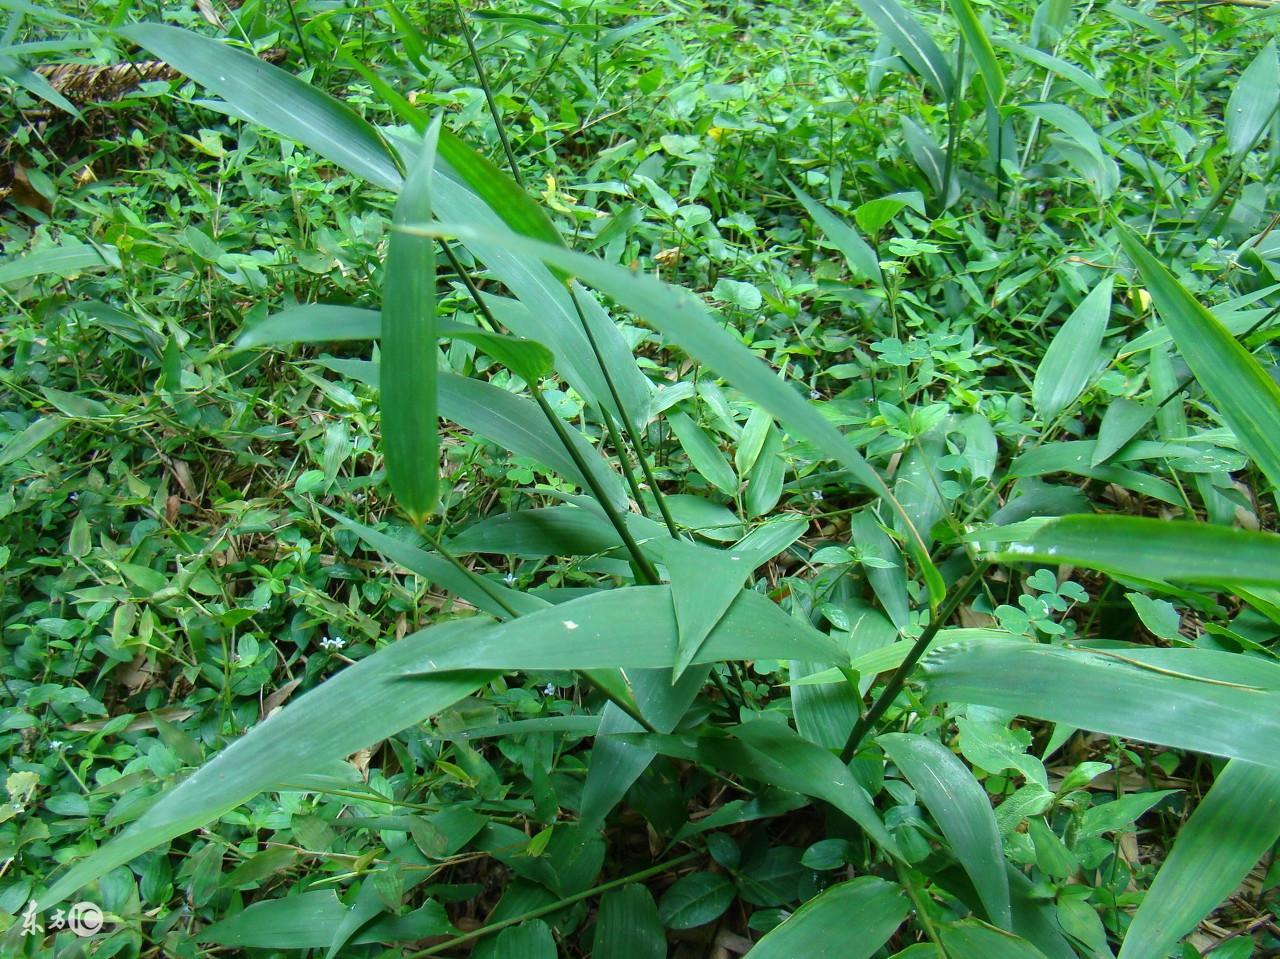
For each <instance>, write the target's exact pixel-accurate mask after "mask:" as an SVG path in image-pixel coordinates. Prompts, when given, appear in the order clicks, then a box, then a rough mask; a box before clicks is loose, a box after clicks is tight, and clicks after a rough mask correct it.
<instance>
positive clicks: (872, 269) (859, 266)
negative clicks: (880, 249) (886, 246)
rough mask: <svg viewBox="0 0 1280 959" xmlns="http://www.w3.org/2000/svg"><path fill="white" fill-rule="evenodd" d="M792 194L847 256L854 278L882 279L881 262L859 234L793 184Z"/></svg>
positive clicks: (829, 238)
mask: <svg viewBox="0 0 1280 959" xmlns="http://www.w3.org/2000/svg"><path fill="white" fill-rule="evenodd" d="M789 185H790V186H791V192H792V193H794V194H795V195H796V198H797V199H798V200H799V201H800V204H801V205H802V206H803V207H804V208H805V210H806V211H808V213H809V216H811V217H813V222H814V223H816V224H817V225H818V229H820V230H821V231H822V232H823V233H824V234H825V235H826V237H827V239H828V240H829V241H830V242H831V245H832V246H834V247H835V248H836V249H837V250H839V251H840V252H841V253H843V254H844V260H845V262H846V263H847V264H849V269H850V270H852V271H853V274H854V276H856V277H858V278H859V279H863V280H873V281H874V282H876V283H879V282H881V280H882V279H883V277H882V274H881V272H880V258H879V257H877V256H876V251H875V250H873V249H871V247H870V245H869V244H868V243H867V241H866V240H864V239H863V238H862V237H860V236H859V235H858V233H857V231H856V230H854V228H853V227H851V226H849V224H847V223H845V222H844V221H843V220H841V219H840V218H839V217H838V216H836V215H835V214H834V213H832V212H831V211H830V210H828V209H827V208H826V207H825V206H823V205H822V204H821V203H819V202H818V201H817V200H815V199H814V198H813V197H811V196H809V194H807V193H805V192H804V190H802V189H800V188H799V187H798V186H796V185H795V184H794V183H792V184H789Z"/></svg>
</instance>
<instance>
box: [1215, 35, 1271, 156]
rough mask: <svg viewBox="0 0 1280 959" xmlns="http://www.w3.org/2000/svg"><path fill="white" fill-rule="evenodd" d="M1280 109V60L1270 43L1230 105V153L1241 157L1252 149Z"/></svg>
mask: <svg viewBox="0 0 1280 959" xmlns="http://www.w3.org/2000/svg"><path fill="white" fill-rule="evenodd" d="M1277 107H1280V58H1277V56H1276V42H1275V40H1272V41H1270V42H1269V43H1268V44H1267V45H1266V46H1265V47H1263V48H1262V50H1261V51H1259V53H1258V55H1257V56H1256V57H1254V58H1253V62H1252V63H1250V64H1249V66H1248V67H1247V68H1246V69H1245V71H1244V73H1242V74H1240V79H1239V80H1237V81H1236V85H1235V89H1234V90H1232V91H1231V99H1230V100H1228V101H1227V114H1226V126H1227V149H1228V150H1229V151H1230V153H1231V155H1232V156H1233V157H1238V156H1240V155H1241V154H1242V153H1244V152H1245V151H1246V150H1248V149H1250V148H1251V147H1252V146H1253V145H1254V143H1255V141H1257V139H1258V137H1259V136H1261V135H1262V131H1263V130H1265V129H1266V128H1267V124H1268V123H1269V122H1271V118H1272V116H1273V115H1274V114H1275V112H1276V108H1277Z"/></svg>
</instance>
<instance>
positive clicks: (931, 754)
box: [877, 733, 1013, 929]
mask: <svg viewBox="0 0 1280 959" xmlns="http://www.w3.org/2000/svg"><path fill="white" fill-rule="evenodd" d="M877 741H878V742H879V743H880V745H881V746H882V747H883V748H884V751H885V753H886V755H888V757H889V758H890V759H891V760H893V762H894V764H895V765H896V766H897V767H898V768H899V769H900V770H902V774H903V775H904V776H906V777H907V779H908V780H909V781H910V783H911V785H912V786H914V787H915V790H916V794H917V795H918V796H919V797H920V799H921V801H923V802H924V805H925V807H926V808H927V809H928V810H929V812H930V814H931V815H932V816H933V818H934V821H935V822H937V824H938V827H939V828H940V829H941V830H942V834H943V835H944V836H945V837H946V839H947V842H948V843H950V845H951V851H952V852H953V853H954V854H955V857H956V859H957V860H959V862H960V865H961V866H962V867H964V871H965V872H967V873H968V874H969V878H970V879H972V880H973V885H974V888H975V889H977V890H978V896H979V897H980V898H981V899H982V904H983V906H985V907H986V910H987V917H988V918H989V919H990V920H991V921H992V922H993V923H995V924H996V925H997V926H999V927H1000V928H1002V929H1008V928H1009V927H1010V925H1011V924H1012V921H1013V919H1012V915H1011V913H1010V909H1009V879H1008V877H1007V876H1006V875H1005V870H1004V847H1003V844H1002V842H1001V840H1000V827H999V826H997V825H996V817H995V814H994V813H993V812H992V811H991V800H990V799H988V798H987V793H986V790H985V789H983V788H982V786H981V785H980V784H979V782H978V781H977V780H976V779H974V778H973V773H971V772H969V770H968V769H967V768H966V767H965V765H964V763H962V762H961V761H960V760H959V759H957V758H956V757H955V754H954V753H952V752H951V750H949V749H947V748H945V747H944V746H942V745H941V744H940V743H937V742H935V741H934V740H932V739H929V738H928V737H926V736H920V735H910V734H907V733H887V734H885V735H883V736H881V737H879V739H878V740H877Z"/></svg>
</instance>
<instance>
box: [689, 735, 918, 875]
mask: <svg viewBox="0 0 1280 959" xmlns="http://www.w3.org/2000/svg"><path fill="white" fill-rule="evenodd" d="M728 732H729V733H731V734H732V736H733V738H732V739H724V738H712V737H710V736H708V737H704V738H702V739H701V740H699V743H698V755H699V756H700V757H701V758H702V759H704V760H706V761H708V762H711V763H713V764H715V765H716V766H718V767H719V768H721V769H728V770H730V771H732V772H735V773H737V774H738V775H742V776H748V777H750V778H752V779H756V780H759V781H760V782H764V783H769V784H770V785H772V786H781V787H782V788H783V789H786V790H789V791H791V792H796V793H800V794H801V795H803V796H813V797H814V798H815V799H823V800H826V801H827V802H829V803H831V805H833V806H835V807H836V808H837V809H839V810H840V811H841V812H842V813H844V814H845V815H846V816H848V817H849V818H850V819H852V820H853V821H854V822H855V823H857V824H858V826H860V827H861V828H862V831H863V832H865V833H866V834H867V836H868V837H870V838H871V840H872V841H873V842H875V843H876V844H877V845H878V846H879V847H880V848H881V849H883V850H884V851H885V852H887V853H888V854H889V855H891V856H897V857H899V858H901V855H902V854H901V852H900V850H899V849H898V844H897V842H895V841H894V838H893V835H892V834H891V833H890V832H889V830H888V829H887V828H885V825H884V822H883V821H882V820H881V819H880V814H879V813H878V812H876V808H875V806H874V805H873V804H872V802H871V799H870V797H869V796H868V795H867V793H866V790H864V789H863V788H862V787H861V786H860V785H859V784H858V782H857V780H856V779H854V776H853V773H851V772H850V771H849V767H848V766H846V765H845V764H844V763H842V762H841V761H840V760H839V759H838V758H837V757H836V756H835V755H834V754H833V753H832V752H831V751H830V750H827V749H823V748H822V747H821V746H819V745H817V744H816V743H811V742H809V741H808V740H805V739H801V738H800V736H799V735H798V734H797V733H796V732H795V731H794V730H793V729H792V728H791V727H790V726H787V725H785V724H784V723H779V722H771V721H769V720H767V719H757V720H754V721H753V722H749V723H743V724H742V725H741V726H735V727H733V728H732V729H730V730H728Z"/></svg>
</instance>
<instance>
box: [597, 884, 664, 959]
mask: <svg viewBox="0 0 1280 959" xmlns="http://www.w3.org/2000/svg"><path fill="white" fill-rule="evenodd" d="M591 955H592V956H593V957H594V959H665V957H666V955H667V934H666V931H665V930H664V929H663V928H662V920H661V919H659V918H658V905H657V903H655V902H654V901H653V896H652V895H650V893H649V890H648V889H646V888H645V887H644V886H642V885H640V884H639V883H633V884H632V885H630V886H623V887H622V888H621V889H619V890H617V891H615V892H610V893H606V894H605V895H604V896H602V897H601V898H600V911H599V912H598V913H597V914H596V931H595V935H594V937H593V939H592V941H591Z"/></svg>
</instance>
